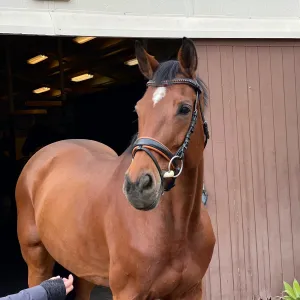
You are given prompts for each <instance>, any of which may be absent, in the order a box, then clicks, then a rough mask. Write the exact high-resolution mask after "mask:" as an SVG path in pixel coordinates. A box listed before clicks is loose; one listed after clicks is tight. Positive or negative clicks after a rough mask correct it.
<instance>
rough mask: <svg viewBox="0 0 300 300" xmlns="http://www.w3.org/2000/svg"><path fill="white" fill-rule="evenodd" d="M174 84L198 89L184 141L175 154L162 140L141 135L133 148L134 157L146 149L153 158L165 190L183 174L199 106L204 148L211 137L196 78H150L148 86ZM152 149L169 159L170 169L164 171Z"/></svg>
mask: <svg viewBox="0 0 300 300" xmlns="http://www.w3.org/2000/svg"><path fill="white" fill-rule="evenodd" d="M173 84H187V85H189V86H191V87H192V88H194V89H195V91H196V101H195V103H194V109H193V115H192V120H191V123H190V126H189V129H188V131H187V133H186V135H185V138H184V141H183V143H182V145H181V146H180V147H179V149H178V150H177V152H176V153H175V154H173V153H172V152H171V151H170V150H169V149H168V148H167V147H166V146H165V145H163V144H162V143H161V142H159V141H157V140H155V139H153V138H148V137H141V138H138V139H137V140H136V141H135V143H134V145H133V150H132V158H134V156H135V154H136V153H137V152H138V151H144V152H146V153H147V154H148V156H149V157H150V158H151V159H152V161H153V162H154V164H155V166H156V168H157V170H158V172H159V175H160V178H161V184H162V185H163V188H164V191H166V192H167V191H170V190H171V189H172V188H173V187H174V186H175V180H176V178H177V177H178V176H179V175H180V174H181V172H182V169H183V161H184V153H185V151H186V150H187V148H188V145H189V142H190V138H191V134H192V133H193V132H194V129H195V126H196V123H197V119H198V106H199V110H200V113H201V117H202V121H203V130H204V135H205V140H204V148H205V147H206V144H207V141H208V139H209V130H208V126H207V122H206V121H205V117H204V114H203V111H202V107H201V104H200V94H201V93H202V91H201V87H200V85H199V84H198V82H197V81H196V80H192V79H188V78H176V79H173V80H166V81H163V82H162V83H161V84H160V85H157V84H156V83H155V81H153V80H149V81H148V82H147V86H155V87H158V86H164V87H165V86H169V85H173ZM151 151H154V152H156V153H158V154H159V155H161V156H162V157H163V158H165V159H166V160H167V161H169V166H168V171H163V170H162V169H161V168H160V166H159V164H158V161H157V159H156V158H155V156H154V155H153V154H152V152H151ZM167 178H170V181H169V182H168V183H167V184H166V185H165V184H164V182H165V179H167Z"/></svg>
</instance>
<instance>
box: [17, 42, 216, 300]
mask: <svg viewBox="0 0 300 300" xmlns="http://www.w3.org/2000/svg"><path fill="white" fill-rule="evenodd" d="M135 52H136V57H137V60H138V64H139V68H140V71H141V73H142V74H143V75H144V76H145V77H146V78H147V79H148V80H149V81H148V84H147V85H148V87H147V89H146V91H145V94H144V96H143V97H142V99H141V100H139V101H138V103H137V105H136V106H135V110H136V112H137V115H138V134H137V137H136V139H134V140H133V142H132V143H131V145H130V147H129V148H128V149H127V150H126V151H125V152H124V153H123V154H122V155H120V156H118V155H117V154H116V153H115V152H114V151H113V150H112V149H111V148H109V147H108V146H106V145H104V144H101V143H98V142H95V141H91V140H63V141H59V142H55V143H53V144H50V145H48V146H46V147H44V148H42V149H41V150H39V151H38V152H37V153H35V154H34V155H33V157H32V158H31V159H30V160H29V161H28V163H27V164H26V166H25V167H24V169H23V171H22V173H21V174H20V177H19V179H18V182H17V186H16V201H17V209H18V239H19V243H20V247H21V251H22V256H23V258H24V260H25V261H26V263H27V266H28V284H29V286H30V287H31V286H34V285H37V284H39V283H40V282H41V281H43V280H45V279H48V278H49V277H51V276H52V270H53V266H54V263H55V261H56V262H58V263H59V264H60V265H62V266H63V267H64V268H66V269H67V270H69V271H70V272H72V273H73V274H75V275H76V276H77V277H78V278H79V281H78V285H77V287H76V298H77V299H82V300H88V299H89V297H90V293H91V291H92V289H93V287H94V286H95V285H102V286H109V287H110V288H111V290H112V294H113V299H114V300H129V299H131V300H133V299H135V300H140V299H141V300H146V299H147V300H151V299H153V300H154V299H166V300H169V299H170V300H171V299H182V300H196V299H197V300H200V299H202V279H203V276H204V275H205V273H206V270H207V268H208V266H209V263H210V261H211V258H212V253H213V249H214V245H215V236H214V232H213V228H212V225H211V221H210V218H209V215H208V213H207V211H206V209H205V208H204V205H203V203H202V201H201V197H202V187H203V160H204V158H203V152H204V148H205V145H206V142H207V139H208V137H209V132H208V129H207V124H206V122H205V119H204V114H203V112H204V106H205V105H204V103H205V98H206V97H207V92H206V89H205V85H204V83H203V82H202V81H201V80H200V79H199V78H198V77H197V76H196V71H197V61H198V58H197V52H196V48H195V45H194V43H193V42H192V41H191V40H190V39H187V38H183V41H182V45H181V47H180V49H179V52H178V60H169V61H166V62H163V63H159V62H158V61H157V60H156V59H155V58H154V57H153V56H151V55H150V54H148V53H147V52H146V50H145V49H144V48H143V46H142V44H141V43H140V42H138V41H137V42H136V45H135ZM120 100H122V101H126V99H120ZM116 105H117V104H116ZM116 109H117V107H116ZM113 117H114V115H113V112H112V118H113ZM115 121H116V123H115V125H114V126H120V128H121V127H122V124H118V123H117V120H115ZM120 130H121V129H120ZM193 132H194V133H193ZM116 138H117V137H116ZM175 181H176V185H175Z"/></svg>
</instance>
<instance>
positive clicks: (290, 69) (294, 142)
mask: <svg viewBox="0 0 300 300" xmlns="http://www.w3.org/2000/svg"><path fill="white" fill-rule="evenodd" d="M282 61H283V82H284V94H285V97H284V98H285V109H286V129H287V131H286V135H287V151H288V168H289V186H290V197H291V217H292V232H293V244H292V245H291V247H292V248H293V250H294V256H293V258H294V259H297V257H299V252H296V251H297V248H298V246H297V245H296V244H298V243H299V239H300V235H299V231H300V229H299V226H298V225H299V221H298V220H299V218H300V211H299V210H297V209H299V201H300V200H299V199H300V193H299V189H300V187H299V183H300V180H299V176H300V168H299V135H298V126H299V124H298V122H299V120H298V115H297V110H298V109H297V98H296V82H295V59H294V51H293V48H292V47H282ZM298 84H299V83H298ZM297 226H298V227H297ZM287 230H288V229H287ZM294 247H297V248H296V249H295V248H294ZM298 280H299V279H298Z"/></svg>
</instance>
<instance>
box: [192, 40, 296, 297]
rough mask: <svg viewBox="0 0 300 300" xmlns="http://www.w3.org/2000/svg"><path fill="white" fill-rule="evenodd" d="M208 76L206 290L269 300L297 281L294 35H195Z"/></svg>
mask: <svg viewBox="0 0 300 300" xmlns="http://www.w3.org/2000/svg"><path fill="white" fill-rule="evenodd" d="M196 45H197V50H198V55H199V75H200V77H201V78H202V79H203V80H204V81H205V82H206V83H207V85H208V87H209V92H210V100H209V101H210V102H209V106H208V108H207V110H206V118H207V120H208V123H209V127H210V131H211V140H210V141H209V143H208V146H207V149H206V150H205V186H206V188H207V190H208V194H209V199H208V210H209V213H210V216H211V220H212V224H213V227H214V231H215V234H216V238H217V245H216V247H215V251H214V255H213V259H212V262H211V265H210V268H209V270H208V273H207V275H206V278H205V281H204V298H205V299H206V300H215V299H223V300H227V299H228V300H229V299H235V300H241V299H243V300H244V299H259V297H262V299H267V297H268V296H273V297H275V296H279V295H280V293H281V291H282V288H283V280H285V281H288V282H292V280H293V279H294V277H296V278H298V280H300V255H299V254H300V161H299V159H300V152H299V148H300V145H299V143H300V42H299V41H286V42H285V41H246V42H245V41H238V42H236V41H232V40H227V41H196Z"/></svg>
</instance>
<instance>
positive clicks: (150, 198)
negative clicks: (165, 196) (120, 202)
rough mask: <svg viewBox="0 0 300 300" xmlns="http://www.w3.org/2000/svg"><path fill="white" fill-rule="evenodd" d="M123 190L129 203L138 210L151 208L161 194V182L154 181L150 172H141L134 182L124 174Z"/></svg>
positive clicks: (154, 205) (156, 203)
mask: <svg viewBox="0 0 300 300" xmlns="http://www.w3.org/2000/svg"><path fill="white" fill-rule="evenodd" d="M123 192H124V194H125V196H126V198H127V200H128V201H129V202H130V204H131V205H132V206H133V207H134V208H136V209H138V210H145V211H148V210H152V209H154V208H155V207H156V206H157V205H158V203H159V200H160V197H161V195H162V190H161V184H157V183H155V179H154V176H153V175H152V174H150V173H146V174H142V175H141V176H140V177H139V178H138V179H137V180H136V181H135V182H133V181H131V179H130V177H129V175H128V174H126V175H125V180H124V185H123Z"/></svg>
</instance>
